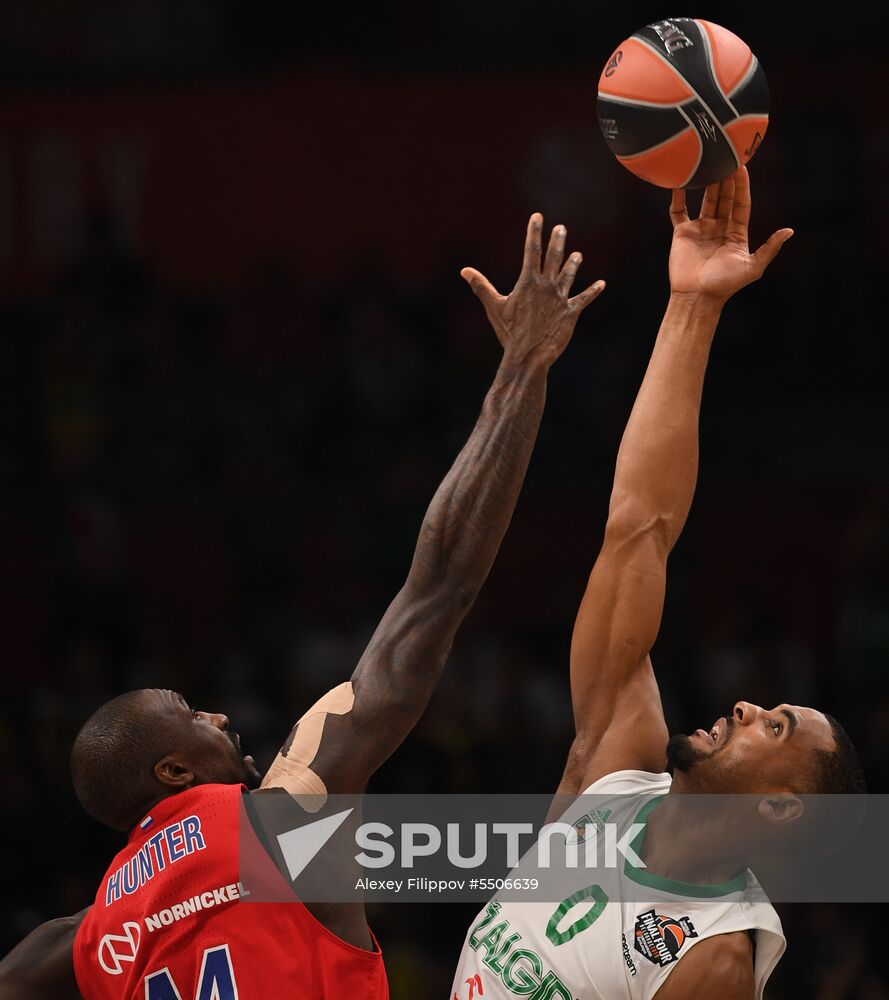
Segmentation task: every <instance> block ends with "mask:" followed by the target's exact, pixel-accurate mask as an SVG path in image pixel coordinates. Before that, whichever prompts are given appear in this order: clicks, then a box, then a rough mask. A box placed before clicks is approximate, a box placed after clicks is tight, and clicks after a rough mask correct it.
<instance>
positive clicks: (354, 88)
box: [0, 0, 889, 1000]
mask: <svg viewBox="0 0 889 1000" xmlns="http://www.w3.org/2000/svg"><path fill="white" fill-rule="evenodd" d="M671 14H690V15H700V16H704V17H707V18H709V19H711V20H713V21H717V22H719V23H722V24H724V25H726V26H727V27H729V28H731V29H732V30H734V31H735V32H736V33H737V34H739V35H741V37H742V38H744V39H745V40H746V41H747V42H748V43H749V44H750V45H751V47H752V48H753V51H754V52H755V53H756V54H757V56H758V57H759V58H760V60H761V62H762V64H763V66H764V68H765V71H766V74H767V76H768V80H769V84H770V88H771V125H770V129H769V132H768V135H767V137H766V140H765V142H764V144H763V146H762V149H761V150H760V152H759V153H758V154H757V156H756V158H755V160H754V161H753V163H752V169H751V175H752V182H753V197H754V212H753V225H752V233H753V242H754V243H756V244H758V243H759V242H761V241H762V240H763V239H764V238H765V237H766V236H767V235H768V234H769V233H771V232H772V231H774V230H775V229H777V228H779V227H781V226H785V225H789V226H792V227H794V228H795V230H796V236H795V238H794V239H793V241H792V242H791V243H790V244H789V245H788V247H787V248H786V249H785V250H784V252H783V253H782V254H781V256H780V258H779V259H778V261H777V262H776V263H775V265H774V266H773V267H772V269H770V271H769V273H768V275H767V277H766V278H765V279H764V280H763V281H762V282H760V283H759V284H757V285H755V286H754V287H751V288H749V289H747V290H745V291H744V292H743V293H742V294H740V295H739V296H738V297H737V298H736V299H735V300H734V301H732V303H731V304H730V305H729V306H728V307H727V309H726V311H725V315H724V319H723V321H722V324H721V329H720V332H719V333H718V335H717V340H716V345H715V348H714V356H713V360H712V363H711V365H710V370H709V373H708V377H707V386H706V389H705V396H704V410H703V429H702V441H701V444H702V453H701V473H700V485H699V490H698V494H697V497H696V500H695V503H694V507H693V509H692V513H691V517H690V520H689V523H688V527H687V528H686V531H685V534H684V536H683V538H682V540H681V541H680V543H679V545H678V547H677V549H676V552H675V553H674V555H673V557H672V559H671V564H670V580H669V588H668V596H667V607H666V612H665V616H664V623H663V628H662V632H661V636H660V638H659V640H658V642H657V645H656V647H655V650H654V657H655V662H656V666H657V669H658V676H659V678H660V680H661V685H662V690H663V694H664V701H665V709H666V713H667V719H668V722H669V725H670V729H671V731H673V732H679V731H681V732H690V731H691V730H693V729H694V728H696V727H698V726H701V725H709V723H710V721H711V720H712V719H714V718H716V717H717V716H719V715H721V714H724V713H726V712H727V711H728V710H729V709H730V707H731V704H732V702H733V701H734V700H735V699H736V698H745V699H748V700H750V701H754V702H758V703H760V704H766V705H772V704H774V703H775V701H776V698H777V700H778V701H780V700H786V701H788V702H794V703H801V704H811V705H815V706H817V707H821V708H824V709H826V710H828V711H830V712H832V713H833V714H835V715H837V716H838V717H839V718H840V719H841V720H842V721H843V722H844V724H845V725H846V726H847V728H848V730H849V732H850V734H851V735H852V737H853V739H854V740H855V741H856V742H857V744H858V746H859V748H860V750H861V754H862V757H863V759H864V762H865V765H866V768H867V774H868V779H869V784H870V788H871V790H872V791H875V792H885V791H887V779H886V770H887V765H889V736H887V734H889V570H887V561H889V448H887V429H889V400H887V389H886V364H885V363H886V360H887V349H886V337H887V329H886V305H885V303H886V269H887V264H889V261H887V256H889V254H887V249H886V248H887V233H889V197H887V180H886V178H887V176H889V65H887V60H886V55H885V49H884V46H883V43H882V42H881V40H880V39H879V38H878V32H877V31H876V30H875V28H876V25H874V24H868V23H867V21H866V20H865V21H862V20H861V19H860V18H852V17H850V16H848V12H844V11H843V10H840V9H837V10H836V11H834V12H833V14H819V15H817V16H816V15H815V14H814V13H809V12H808V11H807V9H806V7H805V6H804V5H803V6H799V5H786V7H784V8H782V6H781V5H775V4H752V5H747V6H746V7H744V6H736V7H731V8H729V7H724V8H718V9H706V10H688V11H683V10H679V11H675V10H669V9H665V8H660V7H655V6H651V7H649V6H643V5H634V4H615V5H607V6H606V5H602V4H595V3H590V2H588V0H585V2H579V0H563V2H561V3H559V4H557V5H552V6H547V7H544V5H540V4H533V5H532V4H522V3H506V2H501V0H494V2H490V0H489V2H485V0H481V2H475V0H473V2H467V0H448V2H444V0H427V2H425V3H421V4H417V3H407V2H397V3H391V4H382V5H371V4H369V5H366V6H363V7H360V8H348V7H346V8H342V7H339V8H336V7H334V6H331V5H327V4H317V5H316V4H300V3H294V4H287V5H285V4H245V3H238V2H235V0H227V2H223V0H168V2H167V0H131V2H104V3H95V4H77V3H72V2H62V0H32V2H29V3H10V4H4V5H3V8H2V12H0V81H2V102H0V288H2V336H0V380H2V389H0V414H2V449H0V481H2V492H0V553H2V558H0V578H2V602H0V635H2V645H3V660H2V662H3V691H4V697H3V700H2V706H0V750H2V760H3V766H2V768H0V794H2V803H3V815H4V820H3V850H2V855H0V872H2V878H3V885H4V906H3V908H2V917H0V928H2V930H0V938H2V942H0V947H2V951H3V952H4V953H5V952H6V950H8V948H9V947H11V946H12V945H13V944H14V943H15V942H16V941H17V940H18V939H19V938H20V937H21V936H22V935H24V934H25V933H26V932H28V931H29V930H30V929H31V928H32V927H33V926H35V925H36V924H37V923H39V922H41V921H43V920H45V919H48V918H50V917H52V916H57V915H61V914H66V913H70V912H74V911H76V910H79V909H80V908H82V907H83V906H84V905H86V904H87V903H88V902H89V901H90V899H91V898H92V896H93V895H94V892H95V888H96V885H97V881H98V879H99V877H100V875H101V874H102V872H103V871H104V869H105V866H106V864H107V863H108V861H109V860H110V858H111V856H112V854H113V853H114V851H115V850H116V849H117V845H118V844H119V838H118V837H116V836H115V835H114V834H113V833H111V832H109V831H106V830H103V829H102V828H100V827H99V826H98V825H96V824H95V823H94V822H92V821H91V820H89V819H88V818H87V817H86V815H85V814H83V813H82V812H81V810H80V809H79V807H78V805H77V803H76V801H75V800H74V797H73V793H72V791H71V788H70V780H69V772H68V755H69V750H70V746H71V742H72V739H73V736H74V734H75V732H76V730H77V728H78V726H79V725H80V723H81V722H82V721H83V720H84V719H85V718H86V717H87V715H89V713H90V712H91V711H92V710H93V709H94V708H95V707H97V706H98V705H99V704H100V703H101V702H102V701H104V700H105V699H107V698H108V697H110V696H112V695H114V694H116V693H118V692H120V691H122V690H126V689H130V688H133V687H142V686H155V685H157V686H168V687H172V688H174V689H178V690H181V691H182V692H184V693H185V694H186V696H187V697H188V698H189V700H190V701H191V703H192V704H195V705H196V706H198V707H200V708H206V709H210V710H215V711H223V712H226V713H227V714H229V715H230V716H231V718H232V724H233V726H234V727H235V728H237V729H239V730H240V732H241V736H242V740H243V742H244V745H245V746H247V747H249V748H251V750H252V752H253V753H254V754H255V755H256V757H257V761H258V763H259V765H260V767H265V766H268V764H269V763H270V761H271V759H272V756H273V754H274V752H275V751H276V749H277V747H278V746H279V745H280V743H281V742H282V740H283V738H284V736H285V734H286V733H287V731H288V730H289V728H290V726H291V724H292V723H293V721H294V720H295V719H296V718H297V717H299V715H301V714H302V712H303V711H304V710H305V708H307V707H308V706H309V705H310V704H311V703H312V702H313V701H314V700H315V698H316V697H317V696H319V695H320V694H322V693H323V692H324V691H326V690H327V689H328V688H330V687H331V686H332V685H333V684H335V683H338V682H339V681H341V680H343V679H346V678H347V677H348V676H349V674H350V673H351V671H352V668H353V666H354V664H355V662H356V658H357V656H358V654H359V653H360V651H361V650H362V648H363V645H364V643H365V642H366V640H367V639H368V637H369V635H370V633H371V631H372V629H373V627H374V625H375V624H376V621H377V620H378V618H379V616H380V615H381V613H382V611H383V610H384V608H385V606H386V604H387V603H388V601H389V599H390V598H391V597H392V596H393V595H394V594H395V592H396V590H397V589H398V587H399V586H400V584H401V582H402V580H403V577H404V574H405V573H406V571H407V567H408V564H409V560H410V555H411V551H412V546H413V542H414V538H415V533H416V530H417V528H418V526H419V523H420V519H421V516H422V514H423V511H424V509H425V507H426V504H427V502H428V500H429V499H430V497H431V495H432V493H433V491H434V489H435V487H436V486H437V484H438V482H439V480H440V478H441V477H442V476H443V474H444V473H445V471H446V469H447V468H448V466H449V464H450V462H451V461H452V459H453V457H454V456H455V455H456V453H457V451H458V450H459V447H460V446H461V444H462V442H463V440H464V439H465V437H466V435H467V434H468V432H469V430H470V428H471V426H472V423H473V421H474V419H475V416H476V413H477V411H478V409H479V407H480V405H481V401H482V397H483V394H484V391H485V389H486V387H487V385H488V380H489V378H490V376H491V375H492V373H493V371H494V368H495V366H496V363H497V358H498V346H497V342H496V340H495V337H494V335H493V333H492V332H491V331H490V329H489V327H488V325H487V323H486V320H485V317H484V314H483V312H482V310H481V308H480V306H479V304H478V303H477V302H476V301H475V299H474V298H473V296H472V294H471V293H470V291H469V289H468V288H467V287H466V286H465V285H464V283H463V282H462V281H461V279H460V277H459V274H458V272H459V268H460V267H461V266H463V265H466V264H472V265H474V266H476V267H479V268H480V269H481V270H482V271H484V272H485V273H486V274H488V275H490V276H491V278H492V279H493V280H494V281H495V283H497V284H498V285H499V286H501V287H503V286H506V285H507V284H508V283H511V281H512V280H513V279H514V277H515V275H516V274H517V273H518V268H519V264H520V254H521V241H522V236H523V232H524V226H525V222H526V220H527V217H528V215H529V213H530V212H531V211H533V210H536V209H539V210H541V211H543V212H544V215H545V218H546V222H547V224H548V225H551V224H554V223H556V222H564V223H565V224H566V225H567V226H568V230H569V240H568V242H569V246H570V247H572V248H577V249H581V250H582V251H583V252H584V255H585V263H584V265H583V268H582V270H581V279H586V280H585V281H584V284H586V283H588V282H589V281H591V280H592V279H593V278H595V277H600V276H601V277H604V278H606V279H607V281H608V290H607V291H606V293H605V295H604V296H603V298H602V299H601V301H600V302H597V303H596V304H595V305H594V306H593V307H591V308H590V309H589V311H588V312H587V313H586V314H585V315H584V317H583V319H582V320H581V322H580V326H579V329H578V332H577V334H576V336H575V338H574V341H573V343H572V345H571V347H570V348H569V350H568V351H567V353H566V356H565V357H564V358H563V359H562V360H561V361H560V362H559V363H558V364H557V365H556V366H555V368H554V369H553V372H552V374H551V377H550V392H549V401H548V410H547V413H546V416H545V418H544V422H543V429H542V431H541V434H540V438H539V442H538V445H537V448H536V452H535V455H534V458H533V460H532V464H531V470H530V473H529V476H528V479H527V484H526V486H525V489H524V492H523V494H522V497H521V499H520V501H519V506H518V510H517V513H516V516H515V519H514V521H513V525H512V527H511V529H510V532H509V534H508V535H507V538H506V542H505V544H504V546H503V549H502V551H501V554H500V557H499V559H498V560H497V563H496V565H495V567H494V571H493V573H492V575H491V577H490V580H489V582H488V584H487V586H486V587H485V589H484V591H483V592H482V596H481V598H480V600H479V602H478V604H477V606H476V608H475V610H474V611H473V613H472V614H471V616H470V618H469V620H468V622H467V623H466V625H465V627H464V628H463V630H462V631H461V633H460V635H459V638H458V641H457V644H456V646H455V648H454V651H453V654H452V656H451V658H450V661H449V665H448V667H447V670H446V675H445V679H444V681H443V683H442V685H441V687H440V689H439V690H438V692H437V694H436V695H435V697H434V699H433V702H432V705H431V707H430V708H429V710H428V712H427V713H426V715H425V717H424V719H423V721H422V722H421V724H420V726H419V727H418V729H417V730H416V732H415V733H414V734H413V735H412V736H411V737H410V738H409V741H408V744H407V745H406V746H405V747H404V748H403V749H402V750H401V751H400V752H399V753H397V754H396V755H395V756H394V757H393V758H392V760H390V761H389V763H388V764H386V765H385V767H384V768H383V769H382V770H381V771H380V773H379V775H378V776H377V778H376V779H375V781H374V783H373V786H372V787H373V789H374V790H376V791H398V792H418V791H427V792H463V791H473V792H491V793H495V792H504V791H510V792H519V791H529V792H530V791H534V792H546V791H549V790H554V789H555V787H556V785H557V783H558V780H559V777H560V773H561V767H562V764H563V762H564V757H565V753H566V750H567V748H568V745H569V741H570V737H571V728H570V726H571V712H570V704H569V693H568V644H569V639H570V634H571V627H572V623H573V618H574V614H575V611H576V608H577V605H578V602H579V599H580V596H581V594H582V591H583V588H584V585H585V581H586V576H587V574H588V572H589V569H590V567H591V565H592V562H593V559H594V557H595V555H596V552H597V550H598V545H599V542H600V540H601V533H602V528H603V525H604V519H605V513H606V507H607V501H608V494H609V488H610V483H611V476H612V471H613V464H614V457H615V454H616V449H617V445H618V441H619V439H620V434H621V431H622V429H623V425H624V422H625V420H626V417H627V415H628V413H629V409H630V406H631V403H632V400H633V397H634V395H635V392H636V389H637V387H638V384H639V382H640V379H641V377H642V374H643V370H644V366H645V364H646V361H647V357H648V353H649V351H650V348H651V344H652V342H653V338H654V335H655V333H656V330H657V327H658V324H659V321H660V318H661V314H662V310H663V307H664V305H665V303H666V299H667V278H666V255H667V250H668V247H669V240H670V225H669V220H668V217H667V205H668V201H669V195H668V194H666V193H665V192H663V191H659V190H657V189H655V188H652V187H649V186H648V185H646V184H644V183H643V182H641V181H639V180H637V179H636V178H634V177H633V176H631V175H630V174H629V173H628V172H627V171H626V170H624V169H623V168H621V167H620V166H619V165H618V164H617V163H616V162H615V161H614V159H613V157H612V156H611V155H610V153H609V152H608V150H607V149H606V146H605V144H604V142H603V140H602V137H601V135H600V134H599V128H598V124H597V120H596V101H595V96H596V83H597V80H598V76H599V73H600V71H601V68H602V66H603V65H604V62H605V60H606V59H607V58H608V56H609V55H610V53H611V51H612V50H613V48H614V46H615V45H616V44H617V43H618V42H619V41H621V40H622V39H623V38H625V37H626V36H627V35H628V34H630V33H631V32H632V31H633V30H635V29H636V28H638V27H640V26H641V25H643V24H644V23H646V22H648V21H652V20H656V19H659V18H663V17H665V16H667V15H671ZM476 910H477V907H476V906H475V905H472V906H465V907H461V906H455V905H435V904H429V905H427V906H424V907H418V906H411V905H403V904H392V905H388V906H385V907H380V908H378V909H375V910H374V911H373V912H372V913H371V923H372V925H373V927H374V929H375V931H376V933H377V936H378V938H379V940H380V941H381V943H382V947H383V950H384V952H385V954H386V958H387V965H388V969H389V975H390V981H391V989H392V994H393V997H394V998H396V1000H400V998H422V1000H425V998H429V1000H433V998H438V997H441V998H445V997H447V994H448V988H449V985H450V980H451V975H452V970H453V967H454V964H455V962H456V959H457V956H458V954H459V950H460V945H461V941H462V938H463V935H464V933H465V929H466V926H467V922H468V920H469V918H470V917H471V916H472V915H473V914H474V913H475V912H476ZM779 910H780V912H781V915H782V918H783V920H784V923H785V928H786V932H787V937H788V940H789V947H788V952H787V955H786V957H785V959H784V960H783V962H782V963H781V964H780V965H779V967H778V970H777V972H776V974H775V975H774V976H773V978H772V980H771V982H770V984H769V987H768V989H767V996H768V997H769V998H770V1000H779V998H790V997H794V998H795V997H807V998H818V1000H828V998H829V1000H839V998H868V1000H873V998H883V997H887V996H889V985H887V982H889V977H887V974H886V972H885V963H886V954H885V946H884V945H883V943H882V942H883V938H884V925H885V908H884V907H878V906H862V907H855V906H852V905H844V906H827V905H819V906H807V907H803V906H798V907H792V906H790V907H788V906H784V907H779Z"/></svg>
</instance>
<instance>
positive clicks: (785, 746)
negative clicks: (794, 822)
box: [667, 701, 834, 792]
mask: <svg viewBox="0 0 889 1000" xmlns="http://www.w3.org/2000/svg"><path fill="white" fill-rule="evenodd" d="M833 747H834V738H833V732H832V730H831V728H830V723H829V722H828V721H827V719H826V718H825V716H824V715H823V714H822V713H821V712H818V711H816V710H815V709H813V708H804V707H802V706H800V705H778V706H777V707H776V708H772V709H765V708H761V707H760V706H759V705H753V704H751V703H750V702H747V701H739V702H738V703H737V704H736V705H735V707H734V709H733V710H732V713H731V715H728V716H724V717H723V718H721V719H717V720H716V722H714V723H713V725H712V726H711V727H710V729H708V730H704V729H698V730H696V731H695V732H694V733H692V735H691V736H682V737H673V739H671V740H670V744H669V746H668V751H667V754H668V757H669V759H670V763H671V764H672V765H673V769H674V773H675V772H676V771H681V772H687V773H688V775H689V777H694V778H695V784H696V785H701V786H702V787H703V788H706V790H707V791H732V792H763V791H778V790H786V791H795V792H804V791H805V790H806V789H805V787H803V786H802V782H803V781H804V780H805V778H806V777H807V776H808V775H809V774H810V773H811V760H812V751H813V750H827V751H830V750H832V749H833Z"/></svg>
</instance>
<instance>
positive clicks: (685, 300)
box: [667, 289, 728, 319]
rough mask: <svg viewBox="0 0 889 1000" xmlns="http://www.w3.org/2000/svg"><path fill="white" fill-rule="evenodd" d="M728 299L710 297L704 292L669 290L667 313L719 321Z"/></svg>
mask: <svg viewBox="0 0 889 1000" xmlns="http://www.w3.org/2000/svg"><path fill="white" fill-rule="evenodd" d="M726 302H728V297H725V298H723V297H722V296H718V295H710V294H707V293H705V292H675V291H673V290H672V289H671V290H670V302H669V304H668V306H667V311H668V312H674V313H684V314H686V315H689V316H700V317H702V318H706V317H712V318H713V319H719V316H720V314H721V313H722V308H723V306H724V305H725V304H726Z"/></svg>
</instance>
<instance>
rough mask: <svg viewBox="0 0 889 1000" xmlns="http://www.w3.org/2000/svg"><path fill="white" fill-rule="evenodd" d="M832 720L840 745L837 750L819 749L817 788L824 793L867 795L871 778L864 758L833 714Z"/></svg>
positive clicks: (828, 718)
mask: <svg viewBox="0 0 889 1000" xmlns="http://www.w3.org/2000/svg"><path fill="white" fill-rule="evenodd" d="M825 718H826V719H827V721H828V722H829V723H830V729H831V732H832V733H833V738H834V742H835V743H836V746H835V747H834V748H833V750H816V751H815V774H814V784H815V789H814V790H815V792H816V793H817V794H820V795H864V794H865V793H866V792H867V782H866V781H865V779H864V768H863V767H862V766H861V758H860V757H859V756H858V751H857V750H856V749H855V746H854V744H853V743H852V741H851V740H850V739H849V734H848V733H847V732H846V730H845V729H843V727H842V726H841V725H840V724H839V722H837V720H836V719H835V718H834V717H833V716H832V715H825Z"/></svg>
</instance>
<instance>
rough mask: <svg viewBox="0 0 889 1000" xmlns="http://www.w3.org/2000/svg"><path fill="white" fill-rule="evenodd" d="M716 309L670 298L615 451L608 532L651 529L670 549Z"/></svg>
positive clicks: (688, 484) (689, 473)
mask: <svg viewBox="0 0 889 1000" xmlns="http://www.w3.org/2000/svg"><path fill="white" fill-rule="evenodd" d="M720 311H721V306H720V305H719V304H718V303H716V302H714V301H712V300H709V299H706V298H704V297H701V296H693V295H685V296H682V295H673V296H671V298H670V303H669V305H668V307H667V312H666V314H665V316H664V320H663V322H662V324H661V328H660V331H659V332H658V336H657V341H656V343H655V347H654V351H653V352H652V356H651V361H650V362H649V365H648V369H647V371H646V373H645V378H644V379H643V382H642V386H641V388H640V389H639V393H638V395H637V397H636V402H635V404H634V406H633V411H632V414H631V415H630V419H629V421H628V423H627V427H626V430H625V431H624V436H623V439H622V441H621V445H620V450H619V452H618V457H617V466H616V469H615V476H614V488H613V491H612V495H611V505H610V510H609V522H610V524H611V526H612V529H614V528H616V529H617V530H623V529H627V530H630V531H635V530H639V529H640V528H642V527H644V526H657V527H658V528H659V530H660V532H661V534H662V537H663V539H664V543H665V545H666V547H667V550H668V551H669V549H670V548H672V546H673V545H674V544H675V542H676V539H677V538H678V537H679V534H680V532H681V531H682V527H683V525H684V524H685V520H686V517H687V516H688V511H689V508H690V507H691V501H692V497H693V495H694V489H695V482H696V480H697V472H698V420H699V416H700V407H701V393H702V390H703V385H704V373H705V371H706V368H707V359H708V356H709V352H710V345H711V343H712V341H713V335H714V333H715V332H716V325H717V323H718V321H719V315H720Z"/></svg>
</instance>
